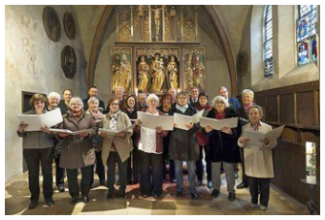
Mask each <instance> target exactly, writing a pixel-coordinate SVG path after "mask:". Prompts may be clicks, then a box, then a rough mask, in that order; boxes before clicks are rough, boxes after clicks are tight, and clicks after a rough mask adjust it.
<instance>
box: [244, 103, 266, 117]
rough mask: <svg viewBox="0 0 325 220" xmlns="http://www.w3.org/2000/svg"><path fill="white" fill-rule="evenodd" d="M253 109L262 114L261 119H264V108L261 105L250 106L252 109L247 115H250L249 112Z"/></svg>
mask: <svg viewBox="0 0 325 220" xmlns="http://www.w3.org/2000/svg"><path fill="white" fill-rule="evenodd" d="M253 108H255V109H257V110H258V111H259V112H260V114H261V117H263V115H264V113H263V109H262V107H261V106H259V105H252V106H250V107H249V108H248V109H247V115H248V114H249V111H250V110H251V109H253Z"/></svg>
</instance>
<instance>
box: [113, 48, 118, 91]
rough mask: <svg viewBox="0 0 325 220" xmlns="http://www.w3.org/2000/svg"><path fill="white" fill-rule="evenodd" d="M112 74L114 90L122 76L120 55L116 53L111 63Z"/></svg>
mask: <svg viewBox="0 0 325 220" xmlns="http://www.w3.org/2000/svg"><path fill="white" fill-rule="evenodd" d="M111 76H112V91H115V88H116V86H117V83H116V82H117V78H118V77H119V76H120V56H119V55H118V54H115V55H114V61H113V63H112V65H111Z"/></svg>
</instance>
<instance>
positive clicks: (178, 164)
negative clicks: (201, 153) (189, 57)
mask: <svg viewBox="0 0 325 220" xmlns="http://www.w3.org/2000/svg"><path fill="white" fill-rule="evenodd" d="M186 163H187V169H188V181H189V184H190V188H189V189H190V193H192V194H193V193H196V188H195V176H196V175H195V160H189V161H186ZM182 165H183V161H181V160H175V174H176V183H177V192H183V190H184V187H183V169H182Z"/></svg>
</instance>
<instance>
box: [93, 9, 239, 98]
mask: <svg viewBox="0 0 325 220" xmlns="http://www.w3.org/2000/svg"><path fill="white" fill-rule="evenodd" d="M204 7H205V9H206V10H207V11H208V13H209V15H210V17H211V21H212V24H213V25H214V26H215V28H216V30H217V32H218V34H219V37H220V40H221V42H222V45H223V48H224V51H225V55H226V60H227V64H228V69H229V75H230V81H231V94H232V96H233V97H236V95H237V77H236V68H235V63H234V58H233V54H232V51H231V46H230V43H229V39H228V36H227V34H226V31H225V29H224V28H223V25H222V23H221V20H220V18H219V16H218V14H217V12H216V10H215V9H214V8H213V6H209V5H206V6H204ZM113 9H114V6H113V5H108V6H105V8H104V10H103V13H102V15H101V18H100V20H99V22H98V25H97V29H96V33H95V36H94V39H93V43H92V46H91V51H90V56H89V62H88V64H89V65H88V75H87V85H88V87H89V86H91V85H93V82H94V73H95V69H96V64H97V58H98V55H99V53H100V50H101V44H100V41H101V39H102V38H103V35H104V28H105V26H106V25H107V23H108V22H109V17H110V15H111V13H112V11H113Z"/></svg>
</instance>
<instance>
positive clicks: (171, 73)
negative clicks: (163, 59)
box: [167, 55, 178, 89]
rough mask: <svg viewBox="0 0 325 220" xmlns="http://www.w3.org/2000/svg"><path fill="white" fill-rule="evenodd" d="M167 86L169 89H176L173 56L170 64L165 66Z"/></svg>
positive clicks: (175, 71) (176, 78) (175, 66)
mask: <svg viewBox="0 0 325 220" xmlns="http://www.w3.org/2000/svg"><path fill="white" fill-rule="evenodd" d="M167 73H168V74H167V75H168V79H169V80H168V86H169V87H170V88H174V89H178V75H177V74H178V68H177V63H176V62H175V56H173V55H172V56H171V58H170V62H169V63H168V65H167Z"/></svg>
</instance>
